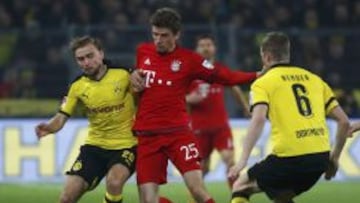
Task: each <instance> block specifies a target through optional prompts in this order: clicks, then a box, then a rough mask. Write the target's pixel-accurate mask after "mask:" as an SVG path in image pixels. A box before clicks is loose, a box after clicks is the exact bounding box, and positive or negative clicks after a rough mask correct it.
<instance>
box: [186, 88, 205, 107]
mask: <svg viewBox="0 0 360 203" xmlns="http://www.w3.org/2000/svg"><path fill="white" fill-rule="evenodd" d="M185 99H186V103H188V104H198V103H200V102H201V101H203V100H204V99H205V97H204V96H202V95H201V94H199V93H198V92H196V91H192V92H190V93H189V94H188V95H186V97H185Z"/></svg>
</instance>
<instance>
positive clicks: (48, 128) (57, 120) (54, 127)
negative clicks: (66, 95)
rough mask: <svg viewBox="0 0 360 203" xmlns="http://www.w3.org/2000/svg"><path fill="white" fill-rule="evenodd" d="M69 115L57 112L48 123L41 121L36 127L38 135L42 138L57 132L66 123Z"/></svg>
mask: <svg viewBox="0 0 360 203" xmlns="http://www.w3.org/2000/svg"><path fill="white" fill-rule="evenodd" d="M67 119H68V117H67V116H66V115H64V114H62V113H57V114H55V116H54V117H52V118H51V119H50V120H49V121H48V122H47V123H40V124H38V125H37V126H36V127H35V132H36V136H37V137H38V138H39V139H40V138H42V137H44V136H46V135H48V134H51V133H56V132H57V131H59V130H61V128H62V127H63V126H64V124H65V123H66V121H67Z"/></svg>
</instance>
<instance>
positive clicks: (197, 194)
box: [189, 185, 207, 200]
mask: <svg viewBox="0 0 360 203" xmlns="http://www.w3.org/2000/svg"><path fill="white" fill-rule="evenodd" d="M189 190H190V192H191V194H192V195H193V196H194V198H195V199H200V200H202V199H204V198H205V197H207V192H206V190H205V188H204V187H200V186H198V185H196V186H195V185H194V186H189Z"/></svg>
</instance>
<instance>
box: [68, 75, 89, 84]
mask: <svg viewBox="0 0 360 203" xmlns="http://www.w3.org/2000/svg"><path fill="white" fill-rule="evenodd" d="M85 77H86V76H85V75H84V74H83V73H81V74H78V75H76V76H75V77H73V79H71V81H70V83H69V86H72V85H76V84H79V83H81V81H82V80H83V79H84V78H85Z"/></svg>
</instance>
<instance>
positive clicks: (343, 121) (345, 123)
mask: <svg viewBox="0 0 360 203" xmlns="http://www.w3.org/2000/svg"><path fill="white" fill-rule="evenodd" d="M337 124H338V127H339V128H342V129H346V130H349V128H350V121H349V118H348V117H347V116H346V117H343V118H340V119H338V120H337Z"/></svg>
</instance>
